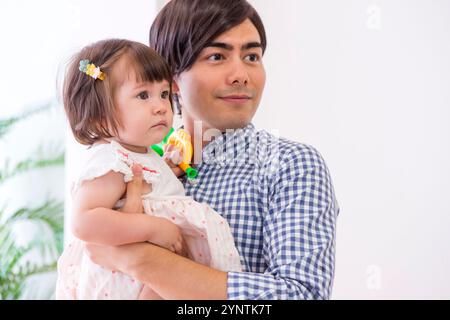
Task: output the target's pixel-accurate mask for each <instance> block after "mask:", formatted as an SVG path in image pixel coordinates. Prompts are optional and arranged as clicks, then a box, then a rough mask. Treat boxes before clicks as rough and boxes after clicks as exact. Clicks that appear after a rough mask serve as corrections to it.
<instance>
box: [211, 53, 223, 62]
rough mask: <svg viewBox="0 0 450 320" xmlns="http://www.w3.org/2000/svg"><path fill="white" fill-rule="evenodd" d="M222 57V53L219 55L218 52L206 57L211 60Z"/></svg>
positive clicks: (217, 59) (218, 59)
mask: <svg viewBox="0 0 450 320" xmlns="http://www.w3.org/2000/svg"><path fill="white" fill-rule="evenodd" d="M222 59H223V55H221V54H220V53H214V54H213V55H210V56H209V57H208V60H211V61H220V60H222Z"/></svg>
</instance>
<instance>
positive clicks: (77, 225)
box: [72, 172, 181, 251]
mask: <svg viewBox="0 0 450 320" xmlns="http://www.w3.org/2000/svg"><path fill="white" fill-rule="evenodd" d="M125 189H126V185H125V183H124V181H123V175H122V174H121V173H116V172H109V173H107V174H106V175H104V176H102V177H99V178H96V179H94V180H91V181H85V182H84V183H83V184H82V185H81V187H80V188H79V189H78V191H77V192H76V194H75V195H74V210H73V220H72V232H73V234H74V235H75V236H76V237H77V238H79V239H81V240H83V241H85V242H91V243H96V244H102V245H110V246H117V245H122V244H127V243H133V242H143V241H150V242H153V243H155V244H157V245H160V246H162V247H165V248H169V249H173V251H177V250H178V249H179V247H180V250H181V233H180V230H179V228H178V227H177V226H176V225H174V224H173V223H171V222H170V221H168V220H166V219H164V218H158V217H152V216H149V215H146V214H142V212H136V213H124V212H119V211H115V210H113V209H111V208H113V207H114V205H115V203H116V202H117V200H118V199H120V198H121V197H122V195H123V194H124V192H125Z"/></svg>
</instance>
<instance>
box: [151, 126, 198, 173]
mask: <svg viewBox="0 0 450 320" xmlns="http://www.w3.org/2000/svg"><path fill="white" fill-rule="evenodd" d="M165 145H173V146H174V147H175V148H178V149H179V150H181V151H182V153H183V160H182V161H181V163H180V164H179V165H178V166H179V167H180V168H181V170H183V171H184V172H185V173H186V176H187V177H188V179H191V180H192V179H195V178H196V177H197V175H198V171H197V170H196V169H194V168H192V167H191V166H190V165H189V164H190V163H191V160H192V156H193V153H194V152H193V148H192V143H191V135H190V134H189V132H187V131H186V130H184V129H178V130H177V131H175V130H174V129H173V128H170V131H169V134H168V135H167V136H166V137H165V138H164V139H163V141H162V142H161V143H158V144H155V145H153V146H152V149H153V150H154V151H155V152H156V153H158V154H159V155H160V156H161V157H162V156H163V155H164V146H165Z"/></svg>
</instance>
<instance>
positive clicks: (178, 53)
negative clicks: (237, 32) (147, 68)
mask: <svg viewBox="0 0 450 320" xmlns="http://www.w3.org/2000/svg"><path fill="white" fill-rule="evenodd" d="M246 19H250V21H251V22H252V23H253V25H254V26H255V27H256V29H257V30H258V33H259V36H260V38H261V45H262V50H263V53H264V51H265V49H266V32H265V30H264V25H263V23H262V21H261V18H260V16H259V15H258V13H257V12H256V10H255V9H254V8H253V7H252V6H251V5H250V4H249V3H248V2H247V1H246V0H171V1H170V2H169V3H168V4H166V6H165V7H164V8H163V9H162V10H161V11H160V13H159V14H158V16H157V17H156V19H155V21H154V22H153V24H152V26H151V28H150V47H152V48H153V49H155V50H156V51H157V52H158V53H159V54H160V55H162V56H163V57H164V58H165V59H166V60H167V62H168V63H169V65H170V67H171V68H172V71H173V73H174V75H179V74H180V73H182V72H183V71H185V70H188V69H189V68H190V67H191V66H192V65H193V64H194V62H195V61H196V59H197V57H198V55H199V54H200V52H201V51H202V50H203V48H205V47H206V46H207V45H208V44H210V43H211V42H212V41H213V40H214V39H215V38H217V37H218V36H219V35H221V34H222V33H224V32H226V31H228V30H229V29H231V28H233V27H235V26H237V25H239V24H241V23H242V22H244V21H245V20H246Z"/></svg>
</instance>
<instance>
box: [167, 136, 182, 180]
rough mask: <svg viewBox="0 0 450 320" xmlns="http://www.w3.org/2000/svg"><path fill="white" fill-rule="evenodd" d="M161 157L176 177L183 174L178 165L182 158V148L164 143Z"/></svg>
mask: <svg viewBox="0 0 450 320" xmlns="http://www.w3.org/2000/svg"><path fill="white" fill-rule="evenodd" d="M163 159H164V160H165V161H166V163H167V165H168V166H169V167H170V169H172V171H173V173H174V174H175V175H176V176H177V177H180V176H182V175H183V174H184V172H183V170H181V169H180V167H178V165H179V164H180V163H181V161H182V160H183V150H180V149H179V148H177V147H175V146H173V145H171V144H169V145H165V146H164V155H163Z"/></svg>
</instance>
